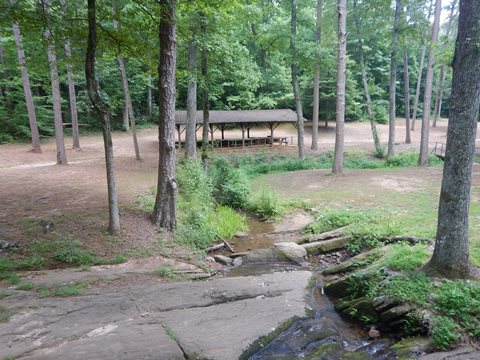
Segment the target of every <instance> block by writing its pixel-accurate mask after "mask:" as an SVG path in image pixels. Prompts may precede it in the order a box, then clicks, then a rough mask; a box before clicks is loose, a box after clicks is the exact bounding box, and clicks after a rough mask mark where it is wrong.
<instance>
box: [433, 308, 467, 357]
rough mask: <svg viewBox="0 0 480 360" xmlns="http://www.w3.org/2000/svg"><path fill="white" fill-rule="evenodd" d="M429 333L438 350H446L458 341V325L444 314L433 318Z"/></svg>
mask: <svg viewBox="0 0 480 360" xmlns="http://www.w3.org/2000/svg"><path fill="white" fill-rule="evenodd" d="M429 335H430V337H431V338H432V340H433V343H434V344H435V346H436V347H437V348H438V349H440V350H448V349H450V348H452V347H454V346H455V345H456V344H457V343H458V342H459V341H460V332H459V327H458V325H457V324H456V323H455V322H454V321H452V320H451V319H449V318H448V317H446V316H438V317H435V318H434V319H433V326H432V328H431V329H430V333H429Z"/></svg>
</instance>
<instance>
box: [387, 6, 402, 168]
mask: <svg viewBox="0 0 480 360" xmlns="http://www.w3.org/2000/svg"><path fill="white" fill-rule="evenodd" d="M401 12H402V4H401V1H400V0H396V6H395V18H394V20H393V36H392V53H391V58H390V88H389V93H390V101H389V103H390V105H389V119H388V151H387V158H390V157H392V156H394V155H395V120H396V116H397V114H396V102H395V100H396V99H395V98H396V87H397V46H398V27H399V23H400V14H401Z"/></svg>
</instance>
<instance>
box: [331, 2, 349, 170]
mask: <svg viewBox="0 0 480 360" xmlns="http://www.w3.org/2000/svg"><path fill="white" fill-rule="evenodd" d="M346 72H347V1H346V0H338V71H337V117H336V126H335V153H334V158H333V169H332V172H333V173H334V174H342V173H343V150H344V140H345V139H344V137H345V82H346Z"/></svg>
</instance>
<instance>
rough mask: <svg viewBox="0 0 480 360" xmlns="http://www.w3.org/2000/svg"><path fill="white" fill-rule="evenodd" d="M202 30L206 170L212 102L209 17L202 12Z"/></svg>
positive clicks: (205, 165) (204, 162)
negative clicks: (208, 47) (208, 40)
mask: <svg viewBox="0 0 480 360" xmlns="http://www.w3.org/2000/svg"><path fill="white" fill-rule="evenodd" d="M200 32H201V34H202V65H201V74H202V80H203V86H202V109H203V123H202V163H203V167H204V169H205V172H207V171H208V129H209V128H210V102H209V98H208V97H209V96H208V52H207V18H206V16H205V14H203V13H201V14H200Z"/></svg>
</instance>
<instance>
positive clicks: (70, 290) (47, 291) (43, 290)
mask: <svg viewBox="0 0 480 360" xmlns="http://www.w3.org/2000/svg"><path fill="white" fill-rule="evenodd" d="M87 286H88V283H87V282H79V283H76V284H56V285H54V286H52V287H46V286H40V287H38V289H37V292H38V296H39V297H41V298H44V297H54V296H58V297H69V296H77V295H80V294H81V291H82V289H84V288H86V287H87Z"/></svg>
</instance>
